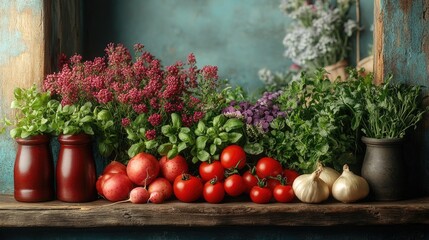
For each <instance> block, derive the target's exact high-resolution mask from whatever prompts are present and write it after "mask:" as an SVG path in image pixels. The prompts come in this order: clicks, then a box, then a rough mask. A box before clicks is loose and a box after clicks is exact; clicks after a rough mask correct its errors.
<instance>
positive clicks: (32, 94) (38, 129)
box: [4, 85, 60, 138]
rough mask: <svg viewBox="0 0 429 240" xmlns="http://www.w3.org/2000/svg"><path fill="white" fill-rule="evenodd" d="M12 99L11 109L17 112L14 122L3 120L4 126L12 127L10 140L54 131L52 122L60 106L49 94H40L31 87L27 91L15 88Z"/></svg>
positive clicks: (34, 87)
mask: <svg viewBox="0 0 429 240" xmlns="http://www.w3.org/2000/svg"><path fill="white" fill-rule="evenodd" d="M14 97H15V99H14V100H13V101H12V104H11V108H12V109H16V110H17V111H16V114H15V122H13V123H11V122H9V121H8V120H4V121H5V123H6V125H14V128H12V130H11V131H10V135H11V137H12V138H27V137H31V136H36V135H40V134H51V133H53V132H54V131H55V126H53V125H52V120H53V118H54V117H55V113H56V110H57V108H58V106H59V105H60V104H59V102H58V101H57V100H53V99H51V96H50V94H49V93H47V92H40V91H39V90H37V88H36V86H35V85H33V86H32V87H30V88H28V89H25V88H16V89H15V90H14Z"/></svg>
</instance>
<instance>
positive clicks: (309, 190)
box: [292, 170, 329, 203]
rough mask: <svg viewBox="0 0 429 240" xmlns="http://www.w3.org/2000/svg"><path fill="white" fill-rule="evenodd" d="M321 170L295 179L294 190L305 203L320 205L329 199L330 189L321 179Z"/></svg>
mask: <svg viewBox="0 0 429 240" xmlns="http://www.w3.org/2000/svg"><path fill="white" fill-rule="evenodd" d="M320 172H321V171H320V170H316V171H314V172H313V173H312V174H303V175H300V176H299V177H297V178H296V179H295V181H294V182H293V184H292V189H293V191H294V192H295V196H296V197H297V198H298V199H299V200H301V201H302V202H305V203H320V202H323V201H325V200H326V199H328V198H329V187H328V184H326V183H325V182H324V181H323V180H322V179H320V178H319V175H320Z"/></svg>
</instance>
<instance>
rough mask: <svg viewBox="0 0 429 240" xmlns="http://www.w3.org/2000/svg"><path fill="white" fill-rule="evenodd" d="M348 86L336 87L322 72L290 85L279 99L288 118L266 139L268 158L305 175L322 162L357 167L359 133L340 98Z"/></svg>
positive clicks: (277, 124) (273, 129)
mask: <svg viewBox="0 0 429 240" xmlns="http://www.w3.org/2000/svg"><path fill="white" fill-rule="evenodd" d="M348 84H349V83H348V82H341V83H340V82H335V83H332V82H330V81H329V79H327V78H326V77H325V71H323V70H319V71H316V72H315V73H312V74H311V75H310V74H306V73H303V74H302V75H301V79H300V80H297V81H294V82H292V83H291V84H290V85H288V86H287V87H286V88H285V89H284V90H283V94H282V95H281V96H280V97H279V98H278V103H279V104H280V105H281V109H282V110H283V111H287V112H288V116H287V117H286V118H284V119H280V118H279V119H276V121H274V122H273V123H272V124H271V128H272V130H271V132H270V134H269V135H267V136H266V138H265V139H264V149H266V154H267V155H269V156H273V157H275V158H277V160H279V161H280V162H282V163H283V164H284V165H287V166H288V167H291V168H295V169H299V170H301V171H303V172H310V171H312V170H313V169H314V167H315V165H316V163H317V162H318V161H320V162H321V163H323V164H324V165H329V166H333V167H335V168H337V169H340V168H341V166H342V165H343V164H345V163H349V164H350V163H353V162H354V161H355V158H356V153H357V151H358V144H357V139H358V132H357V131H356V130H354V129H353V128H352V127H351V124H352V122H351V111H350V109H349V108H348V107H347V106H346V104H345V103H344V102H343V101H341V99H340V98H339V96H338V94H340V93H341V92H342V91H341V89H342V88H343V87H344V86H346V85H348ZM273 146H275V147H273Z"/></svg>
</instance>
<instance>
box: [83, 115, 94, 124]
mask: <svg viewBox="0 0 429 240" xmlns="http://www.w3.org/2000/svg"><path fill="white" fill-rule="evenodd" d="M91 121H92V117H91V116H85V117H83V118H82V119H81V120H80V122H81V123H87V122H91Z"/></svg>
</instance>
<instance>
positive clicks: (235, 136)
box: [228, 133, 243, 143]
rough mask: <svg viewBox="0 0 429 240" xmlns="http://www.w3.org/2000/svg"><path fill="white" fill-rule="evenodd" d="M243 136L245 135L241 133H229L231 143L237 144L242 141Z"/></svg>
mask: <svg viewBox="0 0 429 240" xmlns="http://www.w3.org/2000/svg"><path fill="white" fill-rule="evenodd" d="M242 136H243V134H241V133H229V134H228V139H229V141H230V142H231V143H236V142H238V141H239V140H240V139H241V137H242Z"/></svg>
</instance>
